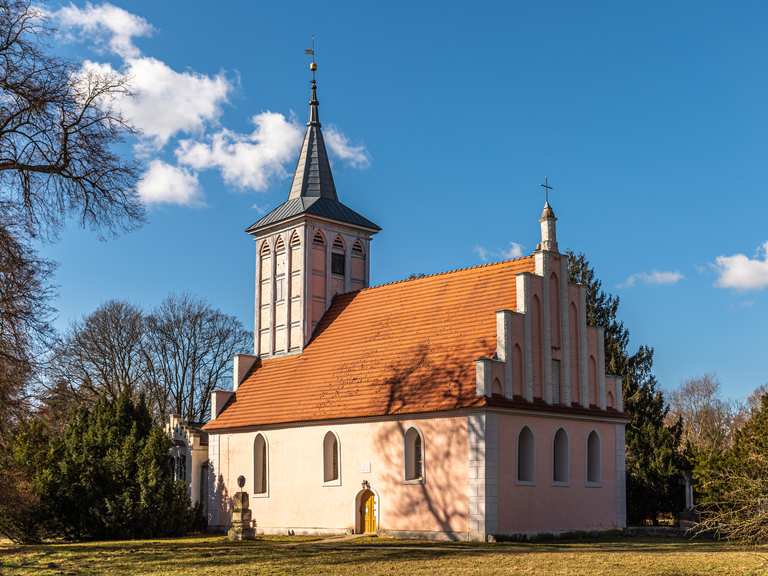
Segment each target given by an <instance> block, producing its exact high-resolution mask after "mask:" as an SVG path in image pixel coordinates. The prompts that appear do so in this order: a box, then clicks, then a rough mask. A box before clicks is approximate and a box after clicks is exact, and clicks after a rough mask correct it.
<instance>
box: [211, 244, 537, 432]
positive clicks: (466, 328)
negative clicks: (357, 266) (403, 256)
mask: <svg viewBox="0 0 768 576" xmlns="http://www.w3.org/2000/svg"><path fill="white" fill-rule="evenodd" d="M533 271H534V259H533V257H532V256H527V257H524V258H518V259H516V260H509V261H506V262H500V263H497V264H489V265H484V266H478V267H474V268H466V269H462V270H456V271H453V272H447V273H444V274H436V275H433V276H427V277H423V278H417V279H413V280H406V281H402V282H395V283H392V284H385V285H383V286H378V287H375V288H367V289H364V290H360V291H358V292H351V293H348V294H341V295H339V296H337V297H336V298H335V299H334V300H333V303H332V304H331V307H330V308H329V309H328V311H327V312H326V313H325V315H324V316H323V319H322V320H321V322H320V324H319V325H318V326H317V329H316V331H315V335H314V336H313V338H312V340H311V341H310V343H309V344H308V345H307V347H306V348H305V349H304V351H303V352H302V353H301V354H295V355H288V356H282V357H275V358H269V359H264V360H260V361H259V362H258V363H257V364H256V366H255V368H254V369H253V370H252V371H251V373H250V374H249V375H248V376H247V378H246V379H245V381H243V383H242V384H240V386H239V388H238V390H237V392H236V393H235V395H234V397H233V399H232V401H231V402H230V403H229V404H228V405H227V406H226V407H225V408H224V410H223V411H222V413H221V414H219V416H218V417H217V418H216V419H215V420H213V421H211V422H209V423H208V424H207V425H206V426H205V429H206V430H221V429H231V428H240V427H244V426H261V425H268V424H283V423H294V422H306V421H313V420H326V419H335V418H353V417H363V416H381V415H387V414H412V413H420V412H433V411H441V410H453V409H457V408H466V407H471V406H480V405H482V404H483V403H484V402H485V398H483V397H478V396H476V394H475V390H476V384H475V362H474V361H475V360H477V359H478V358H481V357H484V356H485V357H487V356H491V355H493V353H494V352H495V350H496V311H497V310H501V309H510V310H514V309H515V296H516V288H515V276H516V275H517V274H520V273H521V272H533Z"/></svg>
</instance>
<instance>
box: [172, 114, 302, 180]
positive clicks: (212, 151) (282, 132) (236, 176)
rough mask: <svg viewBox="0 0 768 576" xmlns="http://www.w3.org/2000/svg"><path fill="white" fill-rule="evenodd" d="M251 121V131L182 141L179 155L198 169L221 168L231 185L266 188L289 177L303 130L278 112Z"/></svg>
mask: <svg viewBox="0 0 768 576" xmlns="http://www.w3.org/2000/svg"><path fill="white" fill-rule="evenodd" d="M251 122H253V124H254V126H255V128H254V130H253V132H251V133H250V134H238V133H236V132H232V131H231V130H226V129H224V130H220V131H218V132H216V133H215V134H213V136H211V137H210V138H208V139H206V140H204V141H200V140H181V141H180V142H179V146H178V148H177V149H176V158H177V159H178V161H179V163H180V164H184V165H186V166H189V167H190V168H194V169H195V170H205V169H210V168H217V169H218V170H219V171H220V172H221V175H222V177H223V178H224V181H225V182H226V183H227V184H232V185H233V186H237V187H238V188H250V189H252V190H264V189H266V188H267V186H268V185H269V183H270V181H271V180H272V179H273V178H282V177H284V176H286V174H287V173H286V170H285V167H284V164H286V163H287V162H288V161H290V160H292V159H293V158H294V157H295V155H296V153H297V151H298V148H299V146H300V145H301V139H302V132H301V128H300V127H299V125H298V124H296V123H295V122H291V121H290V120H288V119H287V118H286V117H285V116H283V115H282V114H279V113H277V112H262V113H261V114H256V115H255V116H253V118H251Z"/></svg>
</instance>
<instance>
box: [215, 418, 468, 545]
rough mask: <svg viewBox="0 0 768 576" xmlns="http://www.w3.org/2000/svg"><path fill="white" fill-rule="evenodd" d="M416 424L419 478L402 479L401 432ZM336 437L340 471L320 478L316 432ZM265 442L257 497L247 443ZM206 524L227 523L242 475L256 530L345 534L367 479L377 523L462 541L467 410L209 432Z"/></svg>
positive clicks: (404, 531)
mask: <svg viewBox="0 0 768 576" xmlns="http://www.w3.org/2000/svg"><path fill="white" fill-rule="evenodd" d="M411 426H415V427H416V428H417V429H418V431H419V432H420V433H421V435H422V438H423V465H424V475H423V479H422V480H405V479H404V478H405V476H404V436H405V432H406V431H407V430H408V428H410V427H411ZM328 431H332V432H334V433H335V434H336V435H337V437H338V440H339V446H340V455H339V456H340V457H339V472H340V478H339V480H338V481H337V482H333V483H326V482H324V481H323V469H324V468H323V439H324V437H325V434H326V433H327V432H328ZM259 433H260V434H262V435H263V436H264V437H265V439H266V440H267V445H268V456H267V468H268V488H267V492H266V494H264V495H254V488H255V487H254V469H253V466H254V454H253V446H254V441H255V439H256V435H257V434H259ZM209 444H210V445H211V446H212V447H214V448H213V449H212V450H211V465H212V469H213V472H212V483H213V485H212V486H211V489H210V493H211V504H212V505H211V508H210V510H211V512H210V514H211V515H210V518H209V522H210V524H211V526H212V527H214V528H215V527H216V526H224V525H226V524H227V523H228V501H229V498H231V496H232V494H233V493H234V492H235V491H237V482H236V481H237V477H238V476H239V475H243V476H245V477H246V485H245V488H246V490H247V491H248V492H249V494H250V495H251V508H252V509H253V516H254V519H255V520H256V522H257V531H259V532H266V533H285V532H287V531H288V530H293V531H294V532H295V533H296V534H302V533H307V534H309V533H346V532H352V531H355V530H356V529H357V528H359V526H357V524H358V522H357V508H356V507H357V498H358V496H359V494H360V492H361V491H362V490H363V482H364V481H367V482H368V484H369V485H370V489H371V490H372V491H373V492H374V493H375V494H376V511H377V524H378V527H379V528H380V529H381V530H383V531H385V532H391V533H395V534H399V535H420V536H426V537H450V538H455V539H463V538H465V537H466V535H467V532H468V514H469V503H468V497H467V488H466V487H467V475H468V461H469V458H468V448H467V418H466V416H441V415H431V416H425V417H416V418H403V419H396V420H390V421H362V420H361V421H356V422H346V423H335V424H334V423H328V424H320V425H312V426H297V427H283V428H272V429H264V430H253V431H247V432H237V433H226V434H215V433H211V435H210V442H209Z"/></svg>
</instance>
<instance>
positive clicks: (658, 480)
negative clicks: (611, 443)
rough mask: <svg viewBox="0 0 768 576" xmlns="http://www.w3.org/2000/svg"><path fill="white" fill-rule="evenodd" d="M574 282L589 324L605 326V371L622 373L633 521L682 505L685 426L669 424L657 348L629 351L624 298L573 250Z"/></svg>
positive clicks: (654, 515) (631, 515)
mask: <svg viewBox="0 0 768 576" xmlns="http://www.w3.org/2000/svg"><path fill="white" fill-rule="evenodd" d="M569 257H570V267H569V276H570V281H571V282H577V283H579V284H583V285H585V286H586V288H587V299H586V300H587V324H588V325H592V326H603V327H604V328H605V370H606V372H607V373H609V374H615V375H618V376H621V377H622V382H623V396H624V411H625V413H626V414H627V416H628V417H629V419H630V422H629V424H627V428H626V447H627V508H628V513H629V521H630V523H638V522H642V521H645V520H651V521H653V522H654V523H655V522H656V520H657V518H658V514H659V513H662V512H672V513H676V512H679V510H680V509H681V508H682V503H683V502H682V495H681V492H680V486H679V480H680V473H681V468H682V466H683V459H682V458H681V456H680V455H679V454H678V446H679V443H680V434H681V430H682V429H681V424H680V422H679V421H677V422H676V423H674V424H673V425H671V426H668V425H667V424H665V420H666V418H667V414H668V412H669V407H668V406H667V404H666V402H665V400H664V395H663V394H662V392H661V390H659V389H658V383H657V381H656V377H655V376H654V375H653V348H650V347H648V346H645V345H641V346H639V347H638V349H637V351H636V352H634V353H630V351H629V330H627V328H626V327H625V326H624V323H623V322H622V321H621V320H619V318H618V311H619V303H620V300H619V297H618V296H615V295H612V294H607V293H606V292H605V291H604V290H603V285H602V282H601V281H600V280H599V279H598V278H597V276H596V275H595V270H594V268H592V266H591V265H590V264H589V261H588V260H587V259H586V257H585V256H584V255H583V254H578V255H576V254H573V253H569Z"/></svg>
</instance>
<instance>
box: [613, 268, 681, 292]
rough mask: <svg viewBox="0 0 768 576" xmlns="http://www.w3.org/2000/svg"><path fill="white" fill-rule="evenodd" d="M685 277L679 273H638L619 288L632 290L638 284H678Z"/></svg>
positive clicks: (629, 277) (632, 275)
mask: <svg viewBox="0 0 768 576" xmlns="http://www.w3.org/2000/svg"><path fill="white" fill-rule="evenodd" d="M683 278H684V276H683V275H682V274H681V273H680V272H677V271H674V272H664V271H659V270H652V271H650V272H637V273H636V274H631V275H630V276H628V277H627V279H626V280H624V282H622V283H621V284H619V288H632V287H633V286H636V285H637V284H677V283H678V282H680V280H682V279H683Z"/></svg>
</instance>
